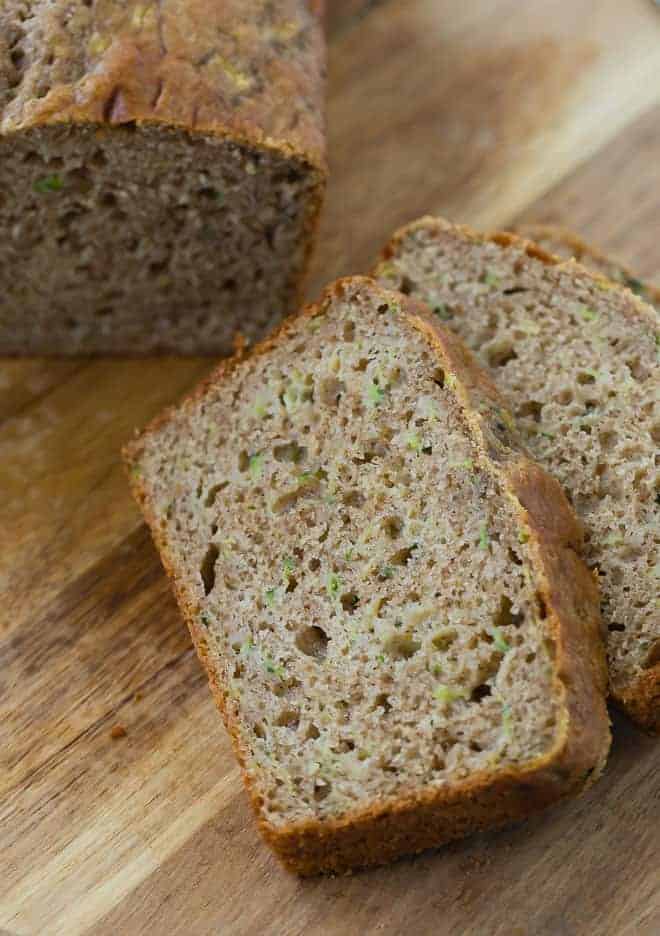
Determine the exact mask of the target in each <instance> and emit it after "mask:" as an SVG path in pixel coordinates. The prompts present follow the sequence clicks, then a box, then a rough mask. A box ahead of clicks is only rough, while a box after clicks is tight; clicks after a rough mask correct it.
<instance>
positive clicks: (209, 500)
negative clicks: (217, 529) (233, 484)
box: [204, 481, 229, 507]
mask: <svg viewBox="0 0 660 936" xmlns="http://www.w3.org/2000/svg"><path fill="white" fill-rule="evenodd" d="M228 485H229V481H220V482H219V483H218V484H214V485H213V486H212V487H210V488H209V490H208V493H207V495H206V498H205V500H204V506H205V507H213V504H214V503H215V499H216V497H217V496H218V494H219V493H220V491H224V489H225V488H226V487H227V486H228Z"/></svg>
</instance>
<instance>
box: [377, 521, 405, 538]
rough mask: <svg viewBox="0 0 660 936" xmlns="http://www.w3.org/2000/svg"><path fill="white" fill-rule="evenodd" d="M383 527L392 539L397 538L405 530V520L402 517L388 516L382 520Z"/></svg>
mask: <svg viewBox="0 0 660 936" xmlns="http://www.w3.org/2000/svg"><path fill="white" fill-rule="evenodd" d="M382 527H383V530H384V531H385V533H386V534H387V535H388V536H389V537H390V539H396V538H397V537H398V536H400V535H401V531H402V530H403V520H402V519H401V517H386V518H385V519H384V520H383V522H382Z"/></svg>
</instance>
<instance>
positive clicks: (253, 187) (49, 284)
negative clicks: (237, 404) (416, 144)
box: [0, 0, 326, 355]
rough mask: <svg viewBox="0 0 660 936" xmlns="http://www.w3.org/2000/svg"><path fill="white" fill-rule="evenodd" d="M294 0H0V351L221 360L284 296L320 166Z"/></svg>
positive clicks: (319, 130)
mask: <svg viewBox="0 0 660 936" xmlns="http://www.w3.org/2000/svg"><path fill="white" fill-rule="evenodd" d="M324 67H325V66H324V49H323V38H322V31H321V24H320V12H319V9H318V4H313V3H309V2H307V0H277V2H266V0H254V2H251V3H243V2H239V0H229V2H223V3H212V2H209V0H189V2H187V3H185V4H183V3H176V4H172V3H168V4H164V3H163V4H158V3H153V4H144V3H138V2H135V0H130V2H127V3H120V2H118V0H96V2H94V3H87V2H84V0H73V2H70V0H66V2H65V0H35V2H31V3H24V2H23V0H7V2H5V3H3V5H2V7H1V8H0V226H1V227H2V230H3V231H4V232H5V237H4V238H3V240H2V244H0V353H3V354H59V355H73V354H90V353H91V354H145V353H149V352H168V353H184V354H205V355H211V354H226V353H229V352H231V350H232V348H233V346H234V340H235V337H236V335H237V333H239V332H240V333H241V334H242V335H243V337H244V338H246V339H247V340H253V339H256V338H258V337H259V336H261V335H263V334H264V333H265V332H266V331H267V330H268V329H269V328H271V327H272V326H273V325H274V324H275V323H276V322H277V321H278V320H279V319H280V318H281V317H282V315H283V314H284V313H286V312H290V311H291V310H292V309H293V308H294V307H295V305H296V303H297V301H298V297H299V293H300V289H301V283H302V278H303V275H304V273H305V270H306V267H307V264H308V260H309V256H310V251H311V249H312V245H313V240H314V233H315V229H316V223H317V218H318V213H319V209H320V204H321V199H322V195H323V188H324V180H325V171H326V170H325V155H324V150H325V142H324V131H323V100H322V91H323V76H324Z"/></svg>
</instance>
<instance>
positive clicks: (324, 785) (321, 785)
mask: <svg viewBox="0 0 660 936" xmlns="http://www.w3.org/2000/svg"><path fill="white" fill-rule="evenodd" d="M331 789H332V786H331V784H330V781H329V780H317V781H316V784H315V786H314V799H315V800H316V802H317V803H320V802H322V801H323V800H324V799H325V798H326V797H327V796H328V794H329V793H330V791H331Z"/></svg>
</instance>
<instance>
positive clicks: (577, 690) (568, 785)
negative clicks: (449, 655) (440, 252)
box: [124, 277, 609, 875]
mask: <svg viewBox="0 0 660 936" xmlns="http://www.w3.org/2000/svg"><path fill="white" fill-rule="evenodd" d="M349 283H350V284H352V285H354V284H356V283H357V284H358V285H359V284H362V285H365V286H367V287H368V289H369V290H370V291H371V292H381V293H382V294H383V297H384V298H385V299H387V300H389V301H391V300H392V299H393V298H394V297H393V295H392V293H390V292H388V291H386V290H382V289H380V288H379V287H378V286H376V284H375V283H373V282H372V281H371V280H369V279H366V278H363V277H355V278H352V279H351V280H344V281H339V282H338V283H336V284H334V285H333V286H331V287H329V289H328V290H327V291H326V293H325V296H324V298H323V299H322V301H321V303H320V304H319V305H315V306H309V307H307V308H306V309H304V310H303V311H302V312H301V313H299V315H297V316H295V317H293V318H290V319H288V320H287V321H286V322H284V323H283V324H282V326H281V327H280V329H279V331H278V332H277V333H276V334H275V335H273V336H272V337H271V338H269V339H267V340H266V341H265V342H262V343H261V344H260V345H258V346H257V347H256V348H255V349H254V350H253V351H252V352H250V353H251V354H252V355H260V354H264V353H267V352H268V351H269V350H270V349H271V348H273V347H274V346H276V345H277V344H278V342H279V341H281V339H282V338H283V337H284V336H285V335H287V334H289V333H290V332H291V331H292V330H295V329H296V328H297V326H298V323H299V321H300V320H301V318H308V317H312V316H314V315H317V314H320V312H321V311H322V310H323V308H324V304H325V303H327V302H329V301H330V300H331V299H332V298H333V297H335V296H338V295H341V292H342V290H343V289H345V288H346V286H347V284H349ZM396 301H398V302H399V303H400V305H401V307H402V311H403V314H404V315H406V317H407V319H408V321H409V323H410V324H411V325H412V326H413V327H415V328H417V329H419V330H420V331H421V332H423V333H424V334H425V335H426V337H427V338H428V340H429V343H430V344H431V346H432V347H433V348H434V350H435V351H436V353H437V355H438V359H439V361H440V363H441V364H442V366H443V368H444V369H445V374H446V378H447V379H449V380H451V381H452V382H453V383H452V386H453V387H454V388H455V389H454V392H455V394H456V397H457V399H458V401H459V403H460V404H461V406H462V408H463V412H464V414H465V418H466V422H467V423H468V424H469V426H470V431H471V432H472V433H473V435H474V436H475V437H476V439H477V441H478V442H479V443H480V447H481V449H482V451H483V457H484V461H485V462H486V464H487V465H488V466H489V467H488V470H490V471H491V472H493V473H494V474H496V475H497V476H498V477H499V479H500V481H501V484H502V487H503V488H504V490H505V491H506V493H507V495H508V496H509V497H510V498H511V499H512V501H513V502H514V507H515V508H516V509H517V512H518V514H519V517H520V523H521V527H522V528H524V529H525V530H526V532H527V533H528V536H529V548H530V549H531V550H532V551H533V555H534V557H535V563H536V568H537V569H538V580H537V582H536V587H537V591H538V594H539V596H540V605H539V613H540V614H542V615H545V617H546V625H547V627H548V631H549V633H550V634H551V635H552V639H553V641H554V646H555V659H556V672H555V691H556V693H557V694H558V698H559V699H560V700H562V701H563V706H561V705H560V710H562V711H563V714H562V717H561V722H560V726H559V728H558V732H557V737H556V741H555V744H554V747H553V748H552V750H550V751H548V752H547V753H546V754H544V755H542V756H540V757H538V758H537V759H536V761H534V762H533V763H529V764H527V765H525V767H524V768H521V769H519V770H514V769H512V768H507V769H506V770H500V771H483V772H481V773H479V774H475V775H474V776H472V777H470V778H469V779H468V780H466V781H464V782H461V783H457V784H453V785H451V786H445V787H439V788H435V789H433V788H429V789H426V790H423V791H419V792H416V793H411V794H409V795H402V796H399V797H396V798H389V799H383V800H380V801H374V802H372V803H371V804H370V805H369V806H368V807H367V808H361V809H356V810H354V811H353V812H351V813H350V814H346V815H344V816H343V817H342V818H341V819H337V820H326V821H323V822H318V821H305V822H298V823H292V824H289V825H285V826H281V827H280V826H273V825H271V824H270V823H268V822H267V821H266V820H265V819H264V817H263V814H262V813H261V802H260V799H259V796H258V795H256V794H255V792H254V790H253V789H251V783H250V777H249V772H248V771H246V770H245V763H246V760H247V758H248V756H249V755H248V752H247V751H246V750H244V749H243V748H242V746H241V742H240V735H239V731H238V725H237V711H236V708H235V704H236V703H235V702H234V701H233V700H232V699H231V698H230V697H229V694H228V691H227V687H225V686H224V685H222V683H221V681H220V679H219V677H218V672H219V667H218V666H217V665H215V663H214V651H213V648H212V646H211V645H210V643H209V641H207V640H206V637H205V634H204V632H203V626H202V625H201V624H200V622H199V618H198V616H197V613H196V611H197V608H196V600H195V598H194V597H193V596H192V595H189V594H188V593H187V590H186V586H185V583H184V581H183V580H182V579H179V578H178V577H177V574H176V570H175V564H174V559H173V557H172V556H171V555H170V553H169V547H168V543H167V540H166V537H165V535H164V532H163V530H162V529H161V527H160V526H159V523H158V520H157V518H156V516H155V515H154V513H153V510H152V507H151V504H150V502H149V496H148V490H147V487H146V485H145V483H144V480H143V479H142V478H141V477H139V476H136V475H135V474H134V473H133V472H131V473H130V477H131V486H132V488H133V492H134V494H135V497H136V499H137V500H138V502H139V503H140V505H141V507H142V510H143V512H144V515H145V518H146V520H147V523H148V524H149V526H150V527H151V530H152V533H153V536H154V540H155V542H156V545H157V547H158V548H159V550H160V553H161V556H162V560H163V564H164V566H165V568H166V570H167V572H168V575H169V576H170V578H171V579H172V581H173V584H174V588H175V591H176V595H177V600H178V602H179V606H180V608H181V610H182V613H183V615H184V618H185V619H186V622H187V624H188V626H189V628H190V631H191V633H192V636H193V640H194V642H195V645H196V647H197V651H198V654H199V656H200V660H201V661H202V663H203V665H204V666H205V668H206V671H207V674H208V677H209V682H210V684H211V689H212V691H213V694H214V697H215V699H216V702H217V704H218V707H219V709H220V711H221V713H222V716H223V719H224V722H225V725H226V727H227V730H228V731H229V733H230V736H231V739H232V744H233V747H234V751H235V753H236V756H237V758H238V760H239V763H240V764H241V766H242V768H243V776H244V779H245V782H246V785H247V787H248V791H249V793H250V797H251V800H252V805H253V807H254V809H255V812H256V814H257V818H258V822H259V826H260V829H261V832H262V834H263V835H264V837H265V838H266V840H267V841H268V842H269V843H270V845H271V846H272V848H273V849H274V851H275V852H276V854H277V855H278V857H279V858H280V859H281V860H282V861H283V863H284V864H285V865H286V867H287V868H289V869H290V870H292V871H295V872H297V873H298V874H302V875H306V874H314V873H318V872H319V871H340V870H344V869H346V868H349V867H353V866H356V865H357V866H361V865H369V864H379V863H382V862H385V861H388V860H390V859H392V858H395V857H397V856H399V855H403V854H408V853H412V852H416V851H420V850H422V849H424V848H427V847H430V846H434V845H439V844H442V843H443V842H446V841H448V840H450V839H452V838H456V837H459V836H462V835H465V834H467V833H468V832H470V831H474V830H476V829H482V828H489V827H492V826H496V825H499V824H502V823H506V822H509V821H513V820H517V819H522V818H524V817H525V816H527V815H529V814H530V813H533V812H535V811H537V810H539V809H541V808H543V807H544V806H546V805H548V804H549V803H551V802H554V801H555V800H557V799H559V798H561V797H563V796H566V795H569V794H570V793H574V792H577V791H579V790H580V789H582V788H584V787H585V786H587V785H588V784H590V783H591V782H593V780H594V779H595V778H596V777H597V776H598V775H599V773H600V772H601V770H602V767H603V765H604V763H605V758H606V756H607V751H608V749H609V721H608V717H607V711H606V708H605V703H604V698H603V694H604V687H605V682H606V675H605V662H604V655H603V648H602V642H601V640H600V634H599V612H598V595H597V589H596V586H595V583H594V580H593V578H592V576H591V574H590V573H589V571H588V570H587V569H586V567H585V566H584V565H583V563H582V562H581V560H580V559H579V557H578V555H577V553H576V552H575V547H576V545H577V544H578V543H579V540H580V529H579V526H578V524H577V521H576V519H575V517H574V515H573V514H572V512H571V510H570V508H569V506H568V504H567V502H566V500H565V498H564V495H563V493H562V492H561V489H560V488H559V485H558V484H557V483H556V482H555V481H554V480H553V479H552V478H550V477H548V476H547V475H546V474H545V473H544V472H543V471H542V470H541V469H540V468H538V466H536V465H534V464H533V463H532V462H531V461H530V460H529V458H528V457H527V456H526V455H525V454H524V453H523V452H522V451H521V450H520V449H519V448H518V443H517V440H516V435H515V428H514V427H513V425H512V423H511V418H510V416H509V414H508V413H507V412H506V409H505V407H504V405H503V403H502V401H501V399H500V398H499V396H498V394H497V391H496V390H495V388H494V386H493V385H492V383H491V382H490V380H489V378H488V377H487V376H486V375H485V374H484V372H483V371H482V370H481V369H480V368H479V367H478V366H477V364H476V362H475V360H474V358H472V356H471V354H470V353H469V352H468V351H467V349H466V348H465V347H464V346H463V345H462V343H461V342H460V341H459V340H458V339H457V338H456V337H455V336H453V335H451V334H450V333H448V332H446V331H444V330H443V329H441V328H439V327H438V326H437V324H436V322H435V321H434V320H433V319H432V317H431V316H430V315H429V314H428V312H427V310H426V309H425V308H424V307H423V306H421V305H419V304H417V303H414V302H412V301H411V300H408V299H406V298H405V297H398V296H397V297H396ZM240 360H242V358H241V357H235V358H233V359H231V360H229V361H223V362H222V363H221V364H220V366H219V367H218V368H217V369H216V370H215V371H214V373H213V374H212V375H211V376H210V377H209V378H207V379H206V380H205V381H204V382H203V383H202V384H200V386H199V387H198V388H197V389H196V390H195V391H194V392H193V394H191V396H189V397H188V398H187V399H186V400H185V401H184V403H183V404H182V406H183V407H184V409H185V408H187V407H189V406H191V405H193V404H194V402H195V401H197V400H199V399H200V397H202V396H203V395H204V394H206V393H208V392H209V391H210V390H211V389H212V387H213V386H214V385H215V383H216V382H217V381H219V380H223V379H225V378H226V377H227V376H228V375H229V374H230V373H231V371H232V370H233V369H234V368H235V367H236V365H237V363H238V362H239V361H240ZM173 412H174V411H173V410H169V411H168V412H167V413H165V414H163V415H162V416H160V417H159V418H158V419H156V420H154V422H152V423H151V424H150V426H149V427H147V429H146V430H145V431H144V432H143V433H142V434H141V435H140V436H139V437H138V438H137V439H136V440H134V441H133V442H132V443H130V444H129V445H128V446H127V447H126V449H125V450H124V457H125V459H126V462H127V464H128V466H129V468H130V467H131V466H136V465H137V464H138V462H139V458H140V453H141V451H142V448H143V446H144V444H145V441H146V440H147V439H148V438H149V436H150V435H151V434H153V433H154V432H157V430H158V428H159V427H160V426H161V425H162V424H163V422H165V421H167V420H168V419H170V418H171V417H172V414H173ZM177 412H179V410H177Z"/></svg>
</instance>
